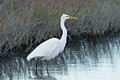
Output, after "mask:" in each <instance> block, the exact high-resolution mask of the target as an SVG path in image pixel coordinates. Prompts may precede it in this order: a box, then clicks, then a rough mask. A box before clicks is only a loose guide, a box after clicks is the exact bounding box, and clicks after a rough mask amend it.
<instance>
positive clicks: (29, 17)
mask: <svg viewBox="0 0 120 80" xmlns="http://www.w3.org/2000/svg"><path fill="white" fill-rule="evenodd" d="M0 5H1V6H0V55H5V53H6V52H8V50H9V51H10V50H13V49H14V50H19V49H21V50H23V47H24V46H21V45H23V44H24V45H26V47H24V51H27V50H28V49H29V48H31V47H33V45H34V44H37V43H40V42H41V41H42V40H46V39H48V38H51V37H60V36H61V31H60V24H59V19H60V16H61V15H62V14H63V13H67V14H70V15H73V16H76V17H78V18H80V20H79V21H72V20H70V21H67V22H66V26H67V29H68V33H69V35H70V36H78V35H80V34H89V35H104V34H114V33H118V32H119V30H120V16H119V14H120V1H119V0H114V1H113V0H1V1H0Z"/></svg>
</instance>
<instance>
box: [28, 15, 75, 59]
mask: <svg viewBox="0 0 120 80" xmlns="http://www.w3.org/2000/svg"><path fill="white" fill-rule="evenodd" d="M70 18H71V19H72V18H73V19H77V18H75V17H71V16H69V15H67V14H63V15H62V16H61V20H60V24H61V29H62V31H63V34H62V37H61V39H57V38H51V39H49V40H47V41H45V42H43V43H41V44H40V45H39V46H37V47H36V48H35V49H34V50H33V51H32V52H31V53H30V54H29V55H28V56H27V60H28V61H30V60H31V59H32V58H36V57H42V60H45V59H46V60H50V59H52V58H55V57H56V56H57V55H58V54H59V53H61V52H62V51H63V50H64V47H65V45H66V39H67V30H66V28H65V26H64V22H65V20H66V19H70Z"/></svg>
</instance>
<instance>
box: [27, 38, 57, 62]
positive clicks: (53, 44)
mask: <svg viewBox="0 0 120 80" xmlns="http://www.w3.org/2000/svg"><path fill="white" fill-rule="evenodd" d="M54 52H56V53H59V40H58V39H57V38H52V39H49V40H47V41H45V42H43V43H42V44H40V45H39V46H37V47H36V48H35V49H34V50H33V51H32V52H31V53H30V54H29V55H28V57H27V59H28V60H30V59H32V58H35V57H45V56H47V57H48V56H50V55H52V53H54ZM47 57H46V58H47Z"/></svg>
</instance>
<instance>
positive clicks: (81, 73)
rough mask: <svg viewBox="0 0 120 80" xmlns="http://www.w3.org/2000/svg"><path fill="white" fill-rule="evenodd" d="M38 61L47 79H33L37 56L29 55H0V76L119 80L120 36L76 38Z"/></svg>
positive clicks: (3, 79)
mask: <svg viewBox="0 0 120 80" xmlns="http://www.w3.org/2000/svg"><path fill="white" fill-rule="evenodd" d="M48 68H49V70H48V71H49V74H50V76H47V70H46V61H42V62H40V61H39V62H38V74H39V75H40V76H41V77H42V78H44V79H33V78H34V76H35V60H32V61H31V62H28V61H27V60H26V57H20V56H19V57H9V58H1V59H0V80H119V79H120V77H119V76H120V38H119V37H113V38H106V39H102V40H101V39H98V40H88V39H82V40H73V41H71V42H69V44H68V45H67V47H66V48H65V50H64V52H63V54H62V57H60V56H58V57H57V58H55V59H54V60H52V61H51V62H50V64H49V67H48Z"/></svg>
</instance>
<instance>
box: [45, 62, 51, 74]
mask: <svg viewBox="0 0 120 80" xmlns="http://www.w3.org/2000/svg"><path fill="white" fill-rule="evenodd" d="M49 63H50V60H49V61H47V66H46V70H47V75H48V76H50V74H49V71H48V66H49Z"/></svg>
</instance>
